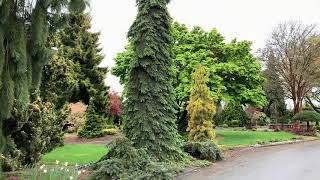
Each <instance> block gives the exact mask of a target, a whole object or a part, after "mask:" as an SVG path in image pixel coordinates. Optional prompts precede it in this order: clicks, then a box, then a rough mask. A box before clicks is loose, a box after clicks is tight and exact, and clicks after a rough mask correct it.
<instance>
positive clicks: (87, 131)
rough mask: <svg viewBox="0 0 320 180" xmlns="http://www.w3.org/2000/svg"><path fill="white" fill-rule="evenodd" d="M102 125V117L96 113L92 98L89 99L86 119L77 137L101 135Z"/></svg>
mask: <svg viewBox="0 0 320 180" xmlns="http://www.w3.org/2000/svg"><path fill="white" fill-rule="evenodd" d="M103 127H104V122H103V119H101V117H100V116H99V115H97V114H96V109H95V106H94V100H93V98H92V99H91V100H90V105H89V108H88V110H87V113H86V121H85V124H84V127H83V129H81V130H80V132H79V133H78V136H79V137H87V138H94V137H101V136H103V135H104V132H103V131H102V130H103Z"/></svg>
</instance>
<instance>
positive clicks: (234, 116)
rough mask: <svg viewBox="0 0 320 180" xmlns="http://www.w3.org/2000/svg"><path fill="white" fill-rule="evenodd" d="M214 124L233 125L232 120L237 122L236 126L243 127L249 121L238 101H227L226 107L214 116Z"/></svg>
mask: <svg viewBox="0 0 320 180" xmlns="http://www.w3.org/2000/svg"><path fill="white" fill-rule="evenodd" d="M215 121H216V124H219V125H222V124H227V125H228V126H234V122H233V121H237V122H238V126H240V127H243V126H246V125H248V124H249V123H250V118H249V117H248V115H247V114H246V112H245V111H244V110H243V108H242V106H241V105H240V104H238V103H229V104H228V105H227V106H226V108H225V109H224V110H223V111H222V112H221V113H220V114H219V115H218V116H216V118H215Z"/></svg>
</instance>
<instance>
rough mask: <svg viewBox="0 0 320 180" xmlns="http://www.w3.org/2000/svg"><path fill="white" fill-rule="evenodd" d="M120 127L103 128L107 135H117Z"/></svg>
mask: <svg viewBox="0 0 320 180" xmlns="http://www.w3.org/2000/svg"><path fill="white" fill-rule="evenodd" d="M118 131H119V130H118V129H116V128H112V129H104V130H102V132H103V133H104V134H105V135H115V134H117V133H118Z"/></svg>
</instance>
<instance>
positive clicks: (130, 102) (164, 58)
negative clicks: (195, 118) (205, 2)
mask: <svg viewBox="0 0 320 180" xmlns="http://www.w3.org/2000/svg"><path fill="white" fill-rule="evenodd" d="M168 3H169V0H137V6H138V15H137V18H136V20H135V22H134V23H133V25H132V26H131V28H130V31H129V35H128V36H129V39H130V41H131V42H132V45H133V48H134V59H133V60H132V63H131V68H130V72H129V77H128V85H127V87H128V89H127V100H126V102H125V111H126V112H125V113H126V122H125V127H124V132H125V135H126V136H127V137H128V138H129V139H130V140H131V141H133V143H134V146H135V147H137V148H146V150H147V151H148V153H149V155H151V156H152V157H155V158H156V159H159V160H173V159H176V160H178V159H180V158H181V151H180V149H179V145H180V144H179V141H178V140H177V135H178V134H177V130H176V124H175V119H176V118H175V113H176V103H175V100H174V99H175V98H174V93H173V87H172V85H171V83H172V71H171V68H172V59H171V47H172V37H171V34H170V24H171V18H170V15H169V12H168V9H167V4H168Z"/></svg>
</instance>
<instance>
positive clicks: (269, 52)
mask: <svg viewBox="0 0 320 180" xmlns="http://www.w3.org/2000/svg"><path fill="white" fill-rule="evenodd" d="M262 57H263V59H264V60H265V61H266V62H267V63H272V64H273V67H275V69H274V72H275V73H277V74H278V75H279V77H280V79H281V84H282V86H283V87H284V89H285V91H286V96H287V97H288V98H290V99H292V101H293V110H294V113H297V112H299V111H300V110H301V107H302V103H303V99H304V98H305V96H306V95H307V94H308V93H309V92H310V91H311V89H312V88H313V87H314V85H315V83H316V82H317V80H318V79H319V78H320V63H319V62H320V61H319V60H320V58H319V57H320V34H319V33H318V32H317V31H316V26H315V25H303V24H302V23H300V22H287V23H283V24H279V25H278V26H277V27H276V28H275V29H274V31H273V32H272V35H271V37H270V38H269V40H268V41H267V45H266V47H265V49H264V50H263V56H262Z"/></svg>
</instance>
